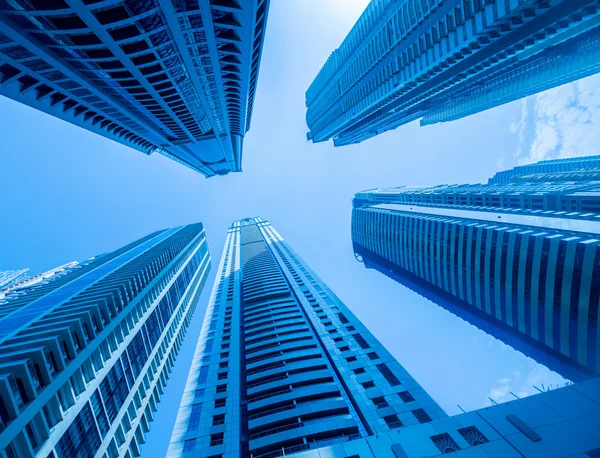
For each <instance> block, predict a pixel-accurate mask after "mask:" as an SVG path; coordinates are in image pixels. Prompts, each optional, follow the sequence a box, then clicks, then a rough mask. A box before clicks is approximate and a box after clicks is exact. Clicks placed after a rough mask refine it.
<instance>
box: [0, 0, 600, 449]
mask: <svg viewBox="0 0 600 458" xmlns="http://www.w3.org/2000/svg"><path fill="white" fill-rule="evenodd" d="M366 3H367V2H366V1H365V0H284V1H273V2H272V5H271V11H270V17H269V23H268V28H267V36H266V42H265V47H264V53H263V59H262V67H261V71H260V77H259V84H258V93H257V97H256V103H255V111H254V116H253V121H252V127H251V130H250V132H249V134H248V135H247V137H246V140H245V145H244V166H243V168H244V173H242V174H230V175H228V176H226V177H215V178H211V179H210V180H206V179H204V178H203V177H202V176H200V175H198V174H196V173H194V172H192V171H190V170H188V169H186V168H184V167H183V166H180V165H178V164H176V163H175V162H172V161H169V160H168V159H165V158H163V157H161V156H159V155H153V156H150V157H147V156H144V155H143V154H141V153H139V152H137V151H134V150H131V149H128V148H126V147H124V146H121V145H119V144H118V143H115V142H111V141H110V140H106V139H104V138H102V137H100V136H97V135H94V134H92V133H89V132H87V131H85V130H83V129H80V128H78V127H75V126H72V125H70V124H67V123H65V122H63V121H60V120H58V119H55V118H52V117H50V116H47V115H45V114H43V113H39V112H36V111H35V110H33V109H30V108H28V107H26V106H23V105H20V104H18V103H16V102H13V101H11V100H8V99H5V98H0V118H1V119H2V123H0V135H1V138H2V142H3V151H2V153H1V154H0V172H1V174H2V179H1V180H0V195H2V196H3V199H2V213H1V216H0V218H1V224H0V253H1V257H0V270H3V269H16V268H22V267H30V268H31V269H32V271H34V272H37V271H42V270H45V269H49V268H52V267H55V266H57V265H59V264H62V263H65V262H68V261H72V260H82V259H86V258H88V257H90V256H93V255H95V254H98V253H102V252H106V251H110V250H113V249H116V248H118V247H120V246H122V245H124V244H126V243H128V242H130V241H132V240H134V239H136V238H138V237H141V236H143V235H146V234H148V233H149V232H151V231H153V230H156V229H159V228H165V227H172V226H176V225H181V224H186V223H191V222H196V221H203V222H204V223H205V226H206V229H207V234H208V239H209V244H210V248H211V250H212V255H213V256H214V258H213V265H215V266H216V265H217V264H218V261H219V260H218V257H219V256H220V254H221V250H222V247H223V243H224V240H225V234H226V230H227V228H228V227H229V225H230V223H231V222H232V221H233V220H235V219H240V218H243V217H248V216H262V217H263V218H266V219H268V220H270V221H271V223H272V224H273V225H274V226H275V228H276V229H277V230H278V231H279V232H280V233H281V235H282V236H283V237H284V238H285V239H286V240H287V241H288V242H289V243H290V244H291V245H292V247H293V248H294V249H295V250H296V251H297V252H298V253H299V254H300V255H301V256H302V257H303V258H304V260H305V261H307V262H308V263H309V264H310V265H311V267H312V268H313V269H314V270H315V271H316V272H317V273H319V274H320V276H321V277H322V278H323V279H324V280H325V281H326V282H327V283H328V284H329V285H330V287H331V288H332V289H333V290H334V291H335V292H336V293H337V294H338V296H340V298H341V299H342V300H344V301H345V302H346V304H347V305H348V306H349V307H350V308H351V309H352V310H353V311H354V312H355V313H356V315H358V317H359V318H361V319H362V320H363V321H364V323H365V324H366V325H367V327H369V329H370V330H371V331H372V332H373V333H374V334H375V336H376V337H377V338H379V340H380V341H381V342H382V343H383V344H384V345H386V346H387V347H388V348H389V350H390V351H391V352H392V354H394V356H396V358H397V359H398V360H399V361H400V363H401V364H403V365H404V366H405V367H406V368H407V370H408V371H409V372H410V373H411V374H412V375H413V376H414V377H415V378H416V380H417V381H418V382H420V383H421V384H422V385H423V387H424V388H425V389H426V390H427V391H429V393H430V394H431V395H432V396H433V398H434V399H435V400H436V401H437V402H438V403H439V404H440V405H441V406H442V407H443V408H444V409H445V410H446V411H447V412H448V413H449V414H455V413H458V412H459V409H458V407H457V404H459V405H460V406H461V407H462V408H464V409H465V410H472V409H476V408H479V407H483V406H485V405H489V402H490V401H489V400H488V396H492V397H493V398H494V399H495V400H496V401H498V402H502V401H506V400H509V399H510V398H511V395H510V391H512V392H514V393H517V394H519V395H525V394H528V393H534V392H535V390H534V388H533V385H537V386H540V385H541V384H542V383H544V384H546V385H548V384H549V383H552V384H556V383H564V381H563V379H562V378H560V377H559V376H557V375H556V374H554V373H551V372H550V371H548V370H547V369H545V368H544V367H542V366H539V365H537V364H536V363H535V362H533V361H532V360H531V359H528V358H526V357H524V356H523V355H522V354H520V353H518V352H516V351H514V350H513V349H511V348H510V347H507V346H505V345H503V344H502V343H501V342H499V341H497V340H494V339H493V338H491V337H489V336H488V335H486V334H485V333H483V332H482V331H479V330H477V329H476V328H474V327H473V326H471V325H469V324H467V323H466V322H464V321H462V320H460V319H459V318H457V317H455V316H453V315H451V314H450V313H448V312H446V311H444V310H442V309H441V308H439V307H438V306H436V305H434V304H433V303H431V302H429V301H427V300H426V299H424V298H422V297H420V296H418V295H417V294H415V293H413V292H412V291H410V290H408V289H406V288H404V287H403V286H401V285H400V284H398V283H395V282H393V281H391V280H390V279H388V278H387V277H385V276H383V275H381V274H379V273H377V272H375V271H372V270H366V269H364V267H363V266H362V264H359V263H358V262H356V261H355V259H354V256H353V252H352V248H351V243H350V201H351V198H352V196H353V194H354V193H355V192H357V191H359V190H363V189H369V188H374V187H385V186H397V185H402V184H406V185H430V184H440V183H467V182H485V181H486V180H487V178H488V177H490V176H492V175H493V174H494V173H495V172H496V171H497V170H499V169H500V168H509V167H512V166H514V165H516V164H518V163H525V162H530V161H533V160H538V159H542V158H550V157H560V156H574V155H585V154H597V149H596V148H597V145H598V144H600V137H599V136H600V129H599V128H598V127H599V126H598V124H600V109H599V108H600V91H599V90H595V89H596V88H598V85H599V81H600V80H599V79H598V78H595V77H593V78H588V79H587V80H584V81H581V82H579V83H575V84H571V85H567V86H563V87H561V88H557V89H554V90H552V91H548V92H547V93H544V94H540V95H538V96H535V97H531V98H529V99H526V100H524V101H518V102H514V103H512V104H509V105H505V106H503V107H499V108H496V109H493V110H490V111H487V112H485V113H481V114H479V115H475V116H472V117H470V118H467V119H463V120H460V121H456V122H453V123H449V124H442V125H435V126H430V127H423V128H421V127H419V126H418V125H417V123H412V124H409V125H407V126H404V127H401V128H400V129H397V130H396V131H392V132H388V133H385V134H383V135H380V136H379V137H376V138H373V139H371V140H368V141H366V142H364V143H362V144H360V145H353V146H349V147H344V148H333V145H332V143H331V142H329V143H321V144H317V145H313V144H311V143H308V142H306V140H305V133H306V130H307V127H306V124H305V120H304V116H305V106H304V91H305V90H306V88H307V87H308V86H309V84H310V82H311V81H312V78H313V77H314V75H316V73H317V72H318V70H319V69H320V67H321V65H322V64H323V63H324V62H325V59H326V58H327V56H328V55H329V53H330V52H331V51H332V50H333V49H334V48H335V47H337V46H338V45H339V44H340V43H341V41H342V40H343V38H344V36H345V35H346V34H347V33H348V31H349V30H350V28H351V27H352V25H353V23H354V22H355V21H356V19H357V18H358V16H359V15H360V13H361V11H362V9H364V7H365V6H366ZM214 274H215V272H214V269H213V272H212V273H211V278H210V281H209V283H208V285H209V287H208V288H207V290H206V291H205V293H204V294H203V297H202V303H201V307H199V309H198V310H197V312H196V315H195V316H194V320H193V324H192V326H191V328H190V330H189V332H188V334H187V335H186V340H185V344H184V346H183V348H182V351H181V353H180V356H179V358H178V361H177V364H176V366H175V368H174V371H173V373H172V374H171V380H170V382H169V385H168V388H167V391H166V393H165V396H164V397H163V401H162V402H161V404H160V406H159V412H158V415H157V419H156V421H155V422H154V424H153V425H152V429H151V432H150V434H149V436H148V442H147V444H146V445H145V446H144V447H143V456H144V457H162V456H164V455H165V451H166V448H167V446H168V441H169V436H170V432H171V428H172V426H173V424H174V422H175V415H176V412H177V408H178V406H179V401H180V397H181V393H182V390H183V387H184V384H185V380H186V377H187V367H188V365H189V363H190V361H191V358H192V354H193V350H194V347H195V343H196V338H197V336H198V334H199V330H200V326H201V322H202V319H203V315H204V309H205V307H206V303H207V301H208V296H209V293H210V287H211V286H212V280H213V279H214Z"/></svg>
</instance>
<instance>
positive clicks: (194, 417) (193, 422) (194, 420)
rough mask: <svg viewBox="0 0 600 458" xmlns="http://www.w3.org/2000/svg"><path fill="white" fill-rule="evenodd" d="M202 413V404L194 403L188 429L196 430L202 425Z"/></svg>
mask: <svg viewBox="0 0 600 458" xmlns="http://www.w3.org/2000/svg"><path fill="white" fill-rule="evenodd" d="M201 414H202V404H194V405H193V406H192V412H191V413H190V419H189V421H188V429H187V430H188V431H194V430H195V429H197V428H198V425H200V415H201Z"/></svg>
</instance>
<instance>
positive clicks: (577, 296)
mask: <svg viewBox="0 0 600 458" xmlns="http://www.w3.org/2000/svg"><path fill="white" fill-rule="evenodd" d="M535 168H536V166H535V165H534V166H530V167H525V168H524V169H523V172H524V173H529V172H531V169H535ZM558 176H560V174H559V175H558ZM566 176H567V177H568V176H569V174H568V173H567V174H566ZM528 177H534V178H536V179H534V180H533V181H531V182H530V181H527V180H528ZM512 179H513V182H512V183H507V184H490V185H454V186H448V185H442V186H437V187H428V188H410V187H399V188H390V189H375V190H371V191H364V192H360V193H357V194H356V196H355V198H354V203H353V210H352V242H353V247H354V252H355V253H356V256H357V259H359V260H360V261H363V262H364V263H365V266H367V267H371V268H375V269H377V270H379V271H381V272H382V273H384V274H386V275H388V276H390V277H391V278H393V279H395V280H397V281H399V282H400V283H402V284H404V285H406V286H408V287H410V288H412V289H413V290H415V291H417V292H418V293H420V294H421V295H423V296H425V297H427V298H429V299H431V300H432V301H434V302H435V303H437V304H439V305H442V306H443V307H445V308H446V309H448V310H450V311H451V312H452V313H455V314H456V315H459V316H460V317H462V318H464V319H465V320H467V321H469V322H470V323H472V324H474V325H476V326H478V327H480V328H482V329H484V330H486V331H487V332H489V333H490V334H492V335H494V336H496V337H498V338H500V339H501V340H503V341H505V342H506V343H508V344H509V345H511V346H514V347H515V348H516V349H518V350H520V351H522V352H523V353H525V354H526V355H528V356H531V357H533V358H534V359H537V360H538V361H539V362H541V363H543V364H545V365H546V366H548V367H550V368H551V369H553V370H555V371H556V372H559V373H561V374H562V375H563V376H564V377H566V378H569V379H571V380H583V379H587V378H589V377H593V376H594V375H596V374H600V360H599V359H598V355H599V354H600V352H599V351H598V350H599V349H600V329H599V328H598V319H599V315H598V313H599V310H598V304H599V300H600V213H598V212H600V192H599V191H600V188H599V185H600V183H599V182H594V181H571V182H541V181H537V177H536V175H524V176H520V177H519V176H514V177H513V178H512Z"/></svg>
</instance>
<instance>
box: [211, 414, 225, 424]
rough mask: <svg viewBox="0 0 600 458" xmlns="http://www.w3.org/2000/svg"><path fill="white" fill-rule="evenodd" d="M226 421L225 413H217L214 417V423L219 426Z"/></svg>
mask: <svg viewBox="0 0 600 458" xmlns="http://www.w3.org/2000/svg"><path fill="white" fill-rule="evenodd" d="M224 423H225V415H224V414H221V415H215V416H214V417H213V419H212V425H213V426H218V425H222V424H224Z"/></svg>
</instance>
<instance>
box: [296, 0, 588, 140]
mask: <svg viewBox="0 0 600 458" xmlns="http://www.w3.org/2000/svg"><path fill="white" fill-rule="evenodd" d="M599 6H600V2H598V0H551V1H547V0H485V1H484V0H372V1H371V2H370V4H369V5H368V6H367V8H366V9H365V11H364V13H363V14H362V16H361V17H360V18H359V20H358V21H357V22H356V24H355V25H354V27H353V28H352V30H351V31H350V33H349V34H348V36H347V37H346V39H345V40H344V42H343V43H342V44H341V45H340V47H339V48H338V49H336V50H335V51H334V52H333V53H332V54H331V56H330V57H329V58H328V59H327V62H326V63H325V65H324V66H323V67H322V69H321V70H320V72H319V73H318V75H317V76H316V78H315V79H314V81H313V83H312V84H311V86H310V87H309V88H308V91H307V92H306V106H307V108H308V111H307V115H306V120H307V124H308V127H309V130H310V132H309V133H308V138H309V139H312V140H313V141H314V142H321V141H326V140H329V139H330V138H333V140H334V144H335V145H336V146H342V145H348V144H352V143H360V142H361V141H363V140H366V139H368V138H370V137H373V136H375V135H378V134H380V133H382V132H385V131H387V130H390V129H395V128H396V127H398V126H401V125H403V124H406V123H408V122H410V121H413V120H415V119H419V118H422V120H421V124H422V125H425V124H432V123H437V122H443V121H451V120H455V119H459V118H462V117H464V116H468V115H470V114H473V113H477V112H479V111H483V110H486V109H488V108H492V107H495V106H498V105H501V104H504V103H507V102H510V101H512V100H515V99H518V98H521V97H524V96H527V95H531V94H535V93H537V92H540V91H543V90H546V89H549V88H552V87H555V86H559V85H561V84H564V83H567V82H570V81H574V80H576V79H579V78H583V77H584V76H587V75H591V74H594V73H597V72H598V71H599V70H600V47H599V46H598V40H599V38H600V28H599V27H598V17H599V14H598V8H599Z"/></svg>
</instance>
